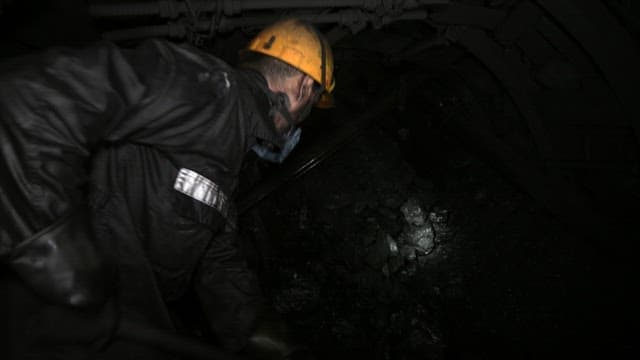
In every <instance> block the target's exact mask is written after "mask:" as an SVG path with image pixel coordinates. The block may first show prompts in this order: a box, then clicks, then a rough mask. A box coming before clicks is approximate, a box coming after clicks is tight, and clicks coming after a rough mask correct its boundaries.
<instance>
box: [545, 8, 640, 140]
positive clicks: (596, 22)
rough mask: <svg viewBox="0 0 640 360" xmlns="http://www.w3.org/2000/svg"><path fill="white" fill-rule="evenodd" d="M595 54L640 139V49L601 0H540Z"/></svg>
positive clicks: (595, 58)
mask: <svg viewBox="0 0 640 360" xmlns="http://www.w3.org/2000/svg"><path fill="white" fill-rule="evenodd" d="M538 3H539V4H540V5H541V6H542V7H544V8H545V9H546V10H547V11H548V12H549V13H550V14H551V16H552V17H553V18H554V19H555V20H556V22H557V23H560V24H562V25H563V26H564V29H565V30H566V31H567V32H569V33H570V34H571V36H572V37H573V38H575V39H576V40H577V41H578V42H579V43H580V44H581V45H582V48H583V49H584V50H585V51H586V52H587V53H588V54H589V55H590V56H591V57H592V59H593V61H594V62H595V63H596V64H597V65H598V67H599V68H600V70H601V71H602V74H603V75H604V77H605V78H606V80H607V82H608V83H609V85H610V86H611V89H612V90H613V92H614V93H615V94H616V96H617V98H618V100H619V101H620V103H621V104H622V107H623V109H624V110H625V112H626V114H627V116H628V117H629V122H630V124H631V126H633V128H634V130H635V135H636V139H637V140H638V141H640V106H638V99H639V97H638V84H640V66H638V64H640V49H639V48H638V44H637V43H636V41H634V39H633V38H632V37H631V35H630V34H629V32H627V31H626V30H625V29H624V28H623V27H622V26H621V25H620V23H619V22H618V21H617V20H616V19H615V18H614V17H613V16H612V15H611V13H610V12H609V10H608V9H607V8H606V7H605V6H604V5H603V4H602V2H600V1H596V0H565V1H558V0H538Z"/></svg>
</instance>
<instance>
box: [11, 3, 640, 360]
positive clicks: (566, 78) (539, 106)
mask: <svg viewBox="0 0 640 360" xmlns="http://www.w3.org/2000/svg"><path fill="white" fill-rule="evenodd" d="M141 3H142V4H143V5H144V4H147V5H148V6H150V7H153V6H155V4H156V2H149V1H147V2H144V1H138V2H134V1H106V0H102V1H89V2H87V1H80V0H67V1H62V0H38V1H35V0H34V1H17V0H14V1H7V0H0V37H1V40H0V43H1V44H2V46H1V47H0V57H2V58H9V57H13V56H18V55H21V54H27V53H33V52H38V51H43V50H45V49H47V48H49V47H51V46H83V45H85V44H88V43H91V42H93V41H98V40H100V39H101V38H107V39H110V40H112V41H116V42H118V43H119V44H120V45H121V46H125V47H127V46H135V44H137V43H138V42H139V41H141V40H143V39H144V37H145V36H143V35H144V34H147V35H155V36H167V37H168V38H170V39H172V41H177V42H191V43H193V44H195V45H196V46H199V47H202V48H203V49H205V50H207V51H210V52H212V53H213V54H215V55H216V56H219V57H221V58H223V59H225V60H226V61H229V62H231V63H233V62H234V61H235V58H236V54H237V51H238V50H239V49H241V48H242V47H243V46H244V45H245V44H246V42H247V41H248V39H250V38H251V36H252V35H254V34H255V33H256V32H257V31H258V30H259V29H260V28H261V26H262V24H265V23H268V22H270V21H271V20H273V19H276V18H278V17H284V16H292V15H295V16H302V17H306V18H308V19H311V20H312V21H314V22H315V23H316V25H317V26H318V27H319V28H320V29H321V30H322V31H323V32H325V33H327V34H328V36H329V37H330V39H331V40H332V41H333V43H334V45H333V48H334V54H335V62H336V78H337V87H336V91H335V98H336V107H335V108H333V109H329V110H316V111H315V112H314V113H313V114H312V116H311V118H310V119H309V120H308V121H307V122H306V123H305V124H304V127H303V128H304V132H303V142H302V144H301V145H300V146H299V147H298V148H297V149H296V150H295V152H294V153H293V154H292V156H291V158H290V159H289V161H288V162H287V163H286V164H285V165H282V166H268V165H266V164H263V163H260V162H258V161H257V159H255V158H250V159H249V161H248V162H247V165H246V172H245V174H244V177H243V183H244V184H245V185H244V186H243V187H242V192H241V193H240V195H239V205H240V207H241V210H242V223H243V224H244V227H243V231H242V238H241V239H242V242H243V244H244V246H245V248H246V252H247V256H248V257H249V258H250V260H251V264H252V266H253V267H255V268H256V270H257V271H258V272H259V274H260V275H261V277H262V279H263V284H264V288H265V292H266V293H267V294H268V295H269V298H270V299H271V300H272V301H273V303H274V305H275V306H276V308H277V309H278V311H279V312H280V313H281V314H283V315H284V316H285V317H286V318H287V319H288V320H289V321H290V322H291V324H292V325H293V326H294V328H295V330H296V333H297V334H298V335H299V336H300V337H301V338H303V339H304V340H305V341H306V342H307V343H309V344H310V346H311V347H312V349H313V350H314V351H315V352H316V353H317V354H319V355H321V356H322V357H331V358H353V357H354V356H358V357H363V358H374V359H414V358H415V359H423V358H434V359H494V358H506V357H509V358H515V359H539V358H560V357H567V358H579V357H582V358H618V359H620V358H636V357H637V356H638V348H637V345H636V343H637V342H636V339H635V335H636V331H635V329H636V328H637V310H636V309H637V298H636V297H634V294H635V292H636V291H634V290H635V288H636V287H637V285H636V284H637V282H638V281H637V275H636V273H637V269H636V266H635V262H636V256H637V255H636V254H637V250H638V245H637V243H638V241H639V240H640V236H639V235H640V234H639V231H638V224H639V223H640V222H639V216H640V211H639V210H640V209H639V206H640V205H639V200H640V178H639V171H640V169H639V167H638V165H639V164H638V154H639V152H638V140H639V138H640V137H639V135H640V108H639V107H638V100H640V97H639V96H638V95H637V94H638V91H637V86H638V84H639V80H640V69H639V68H638V64H640V53H639V51H638V39H639V35H640V6H639V5H638V3H637V2H636V1H630V0H609V1H596V0H586V1H578V0H555V1H552V0H538V1H520V0H493V1H489V0H487V1H480V0H478V1H472V0H468V1H463V0H459V1H450V2H447V1H434V2H428V1H424V2H420V1H417V2H413V3H424V5H416V7H411V6H410V4H411V3H412V2H410V1H405V2H402V1H388V2H376V1H370V2H367V1H362V2H361V4H360V5H357V4H356V5H354V6H350V7H338V6H333V7H330V6H326V7H318V8H306V9H300V8H295V7H291V8H284V7H277V6H275V5H278V4H282V3H283V2H274V3H273V5H274V6H273V8H272V9H260V10H255V9H253V10H252V9H242V8H237V9H235V10H230V9H229V8H224V9H223V8H220V9H219V11H218V10H215V7H214V10H212V11H210V10H211V9H212V8H211V7H209V8H206V7H204V6H203V4H204V3H201V2H196V1H191V2H190V4H191V5H193V8H195V12H194V13H193V15H188V14H187V13H186V12H178V13H177V14H176V16H173V17H171V16H169V17H163V16H161V14H158V13H152V14H146V15H140V16H130V15H131V14H132V10H131V9H132V8H131V4H141ZM207 3H208V4H215V2H207ZM229 3H231V2H229ZM245 3H248V2H245ZM261 3H262V4H266V5H269V3H270V1H269V0H264V1H263V2H261ZM296 3H301V2H296V1H291V4H292V6H293V4H296ZM350 3H353V4H355V3H356V2H355V1H351V2H350ZM95 4H111V5H114V6H115V5H117V6H118V7H116V8H112V9H121V10H122V15H120V16H109V17H106V16H102V17H99V16H96V10H95V7H94V8H93V10H91V9H92V8H91V6H90V5H95ZM176 4H177V5H176V6H183V7H184V3H183V2H177V3H176ZM181 4H182V5H181ZM334 5H335V4H334ZM138 8H139V7H138ZM156 8H157V6H156ZM207 9H208V10H207ZM345 10H350V11H352V12H351V13H343V11H345ZM357 11H359V12H357ZM338 14H343V15H341V16H337V15H338ZM330 15H336V16H335V17H334V18H333V19H330ZM323 16H324V17H323ZM403 16H404V18H403ZM405 18H406V19H405ZM212 19H214V20H213V21H214V23H213V25H212V23H211V21H212ZM252 19H253V20H252ZM256 19H258V20H256ZM314 19H315V20H314ZM318 19H329V20H322V21H320V20H318ZM168 23H171V25H167V24H168ZM141 27H144V29H146V30H144V31H141V30H140V29H139V28H141ZM136 28H137V30H133V31H132V30H131V29H136ZM122 30H126V31H122ZM409 199H414V201H416V202H417V203H418V204H419V206H420V207H421V209H422V210H423V211H424V213H425V215H426V216H427V217H428V218H429V221H428V222H427V225H428V226H429V227H430V229H431V231H432V235H431V238H430V239H431V240H432V241H433V243H434V244H435V245H434V248H433V249H428V251H423V250H425V249H420V248H418V247H415V246H413V244H412V243H411V242H410V241H409V240H407V238H406V237H405V235H403V234H406V233H407V232H408V231H409V230H411V227H410V226H409V225H408V223H407V222H406V220H405V219H404V216H403V213H402V208H403V205H405V204H407V201H408V200H409ZM393 244H395V245H393ZM394 246H395V247H394ZM188 302H189V299H185V303H188ZM172 306H173V307H174V309H175V312H176V316H177V317H178V318H182V319H183V321H184V329H183V330H184V331H185V332H189V333H192V334H193V335H196V336H201V337H206V336H207V330H206V329H205V328H203V326H202V325H201V323H200V322H199V321H198V316H199V315H198V314H199V313H198V312H197V311H195V310H185V306H186V305H184V304H183V303H177V304H172ZM189 309H192V308H189Z"/></svg>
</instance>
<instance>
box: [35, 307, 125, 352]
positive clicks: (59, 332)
mask: <svg viewBox="0 0 640 360" xmlns="http://www.w3.org/2000/svg"><path fill="white" fill-rule="evenodd" d="M38 322H39V323H38V324H37V325H38V326H37V327H36V328H35V329H34V331H35V332H36V333H35V334H34V335H35V339H36V341H37V342H38V343H41V344H48V345H59V344H70V343H73V344H83V345H87V346H89V347H92V348H94V349H101V348H103V347H104V346H105V345H106V344H108V343H109V342H110V340H111V339H112V338H113V336H114V335H115V332H116V330H117V326H118V323H119V312H118V309H117V305H116V302H115V301H114V300H113V299H110V300H109V301H107V302H106V303H105V304H104V305H103V306H102V307H100V308H97V309H96V308H84V309H79V308H73V307H69V306H60V305H47V306H44V307H43V308H42V309H41V310H40V317H39V318H38Z"/></svg>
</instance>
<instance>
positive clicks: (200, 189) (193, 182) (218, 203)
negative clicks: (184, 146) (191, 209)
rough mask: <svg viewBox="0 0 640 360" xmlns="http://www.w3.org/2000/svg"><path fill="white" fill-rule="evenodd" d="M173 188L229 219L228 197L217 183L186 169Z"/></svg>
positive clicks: (179, 175)
mask: <svg viewBox="0 0 640 360" xmlns="http://www.w3.org/2000/svg"><path fill="white" fill-rule="evenodd" d="M173 188H174V189H176V190H178V191H179V192H181V193H183V194H185V195H187V196H189V197H191V198H194V199H196V200H198V201H200V202H203V203H205V204H207V205H209V206H211V207H212V208H214V209H216V210H218V211H219V212H220V214H222V216H224V217H225V218H226V217H227V213H228V211H229V201H228V198H227V195H225V193H224V192H222V190H220V187H219V186H218V185H216V183H214V182H213V181H211V180H209V179H207V178H206V177H204V176H202V175H200V174H198V173H197V172H195V171H193V170H189V169H185V168H182V169H180V172H178V177H176V182H175V183H174V184H173Z"/></svg>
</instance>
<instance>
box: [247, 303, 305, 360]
mask: <svg viewBox="0 0 640 360" xmlns="http://www.w3.org/2000/svg"><path fill="white" fill-rule="evenodd" d="M244 353H245V354H246V355H248V356H250V357H252V358H255V359H260V360H312V359H314V357H313V356H312V354H311V352H310V351H309V349H307V348H306V347H304V346H302V345H301V344H299V343H298V342H296V341H295V340H294V339H293V337H292V336H291V333H290V331H289V328H288V327H287V325H286V324H285V322H284V321H283V320H282V319H281V318H280V317H279V316H278V315H276V314H275V313H273V312H271V313H269V314H265V315H263V317H262V318H261V319H260V321H259V322H258V326H257V328H256V330H255V331H254V332H253V334H252V335H251V337H250V338H249V343H248V345H247V347H246V348H245V350H244Z"/></svg>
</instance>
